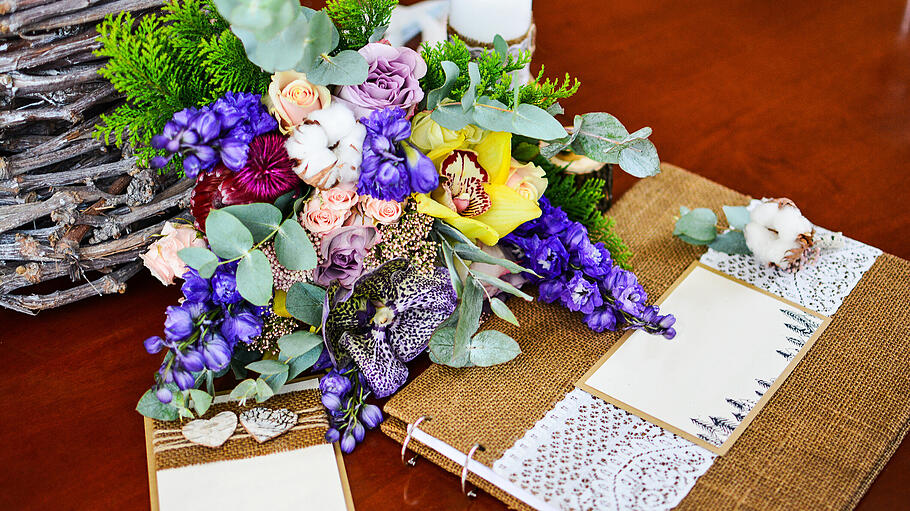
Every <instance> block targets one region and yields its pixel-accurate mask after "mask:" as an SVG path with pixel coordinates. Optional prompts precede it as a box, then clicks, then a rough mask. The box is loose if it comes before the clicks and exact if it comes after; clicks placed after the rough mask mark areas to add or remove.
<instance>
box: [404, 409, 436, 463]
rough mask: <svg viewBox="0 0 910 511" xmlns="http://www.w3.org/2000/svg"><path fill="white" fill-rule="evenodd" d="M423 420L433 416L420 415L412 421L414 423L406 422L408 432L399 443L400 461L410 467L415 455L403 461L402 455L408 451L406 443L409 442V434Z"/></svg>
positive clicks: (415, 457) (414, 460)
mask: <svg viewBox="0 0 910 511" xmlns="http://www.w3.org/2000/svg"><path fill="white" fill-rule="evenodd" d="M424 420H433V418H432V417H429V416H426V415H421V416H420V417H419V418H418V419H417V420H416V421H414V424H408V428H407V430H408V434H407V435H406V436H405V437H404V443H403V444H402V445H401V462H402V463H405V464H408V465H410V466H412V467H413V466H414V463H415V462H416V461H417V456H414V457H413V458H411V459H410V460H408V461H405V460H404V455H405V454H406V453H407V452H408V444H409V443H410V442H411V434H412V433H413V432H414V430H415V429H417V426H419V425H420V423H421V422H423V421H424Z"/></svg>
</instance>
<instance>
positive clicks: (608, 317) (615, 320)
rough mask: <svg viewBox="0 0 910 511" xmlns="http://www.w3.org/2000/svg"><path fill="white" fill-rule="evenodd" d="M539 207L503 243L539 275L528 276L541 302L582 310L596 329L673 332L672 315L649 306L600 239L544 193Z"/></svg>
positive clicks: (635, 282) (630, 275)
mask: <svg viewBox="0 0 910 511" xmlns="http://www.w3.org/2000/svg"><path fill="white" fill-rule="evenodd" d="M540 209H541V211H542V214H541V216H540V217H538V218H536V219H534V220H531V221H529V222H525V223H524V224H522V225H520V226H519V227H518V228H517V229H515V230H514V231H512V233H510V234H509V235H508V236H506V237H504V238H503V245H505V246H506V247H509V248H511V251H512V254H513V255H514V256H515V257H516V258H517V259H518V261H519V263H521V264H522V265H524V266H525V267H526V268H528V269H530V270H532V271H533V272H535V273H536V274H537V275H532V274H526V275H527V277H528V279H529V280H531V281H532V282H536V283H538V291H539V294H540V301H541V302H544V303H553V302H555V301H557V300H558V301H559V302H560V303H561V304H562V305H563V306H565V307H566V308H568V309H569V310H573V311H579V312H581V313H583V314H584V315H585V323H586V324H587V325H588V327H590V328H591V329H592V330H594V331H596V332H603V331H604V330H616V329H618V328H627V329H629V328H634V329H641V330H645V331H646V332H648V333H651V334H659V335H663V336H664V337H666V338H668V339H672V338H673V336H675V335H676V331H675V330H674V329H673V328H672V325H673V324H674V321H675V318H673V316H671V315H669V314H668V315H665V316H661V315H660V313H659V310H658V308H657V307H653V306H648V305H647V300H648V295H647V293H645V290H644V288H642V287H641V285H640V284H639V283H638V279H637V278H635V274H633V273H632V272H630V271H627V270H624V269H622V268H620V267H618V266H614V265H613V258H612V256H611V254H610V251H609V250H607V248H606V246H605V245H604V244H603V243H602V242H597V243H592V242H591V239H590V237H589V236H588V231H587V229H586V228H585V227H584V225H582V224H580V223H578V222H574V221H572V220H570V219H569V218H568V215H567V214H566V212H565V211H563V210H562V208H559V207H556V206H553V205H552V204H550V201H549V200H547V199H546V198H545V197H544V198H541V199H540Z"/></svg>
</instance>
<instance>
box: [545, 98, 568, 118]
mask: <svg viewBox="0 0 910 511" xmlns="http://www.w3.org/2000/svg"><path fill="white" fill-rule="evenodd" d="M547 113H548V114H550V115H552V116H553V117H556V116H557V115H562V114H564V113H566V110H565V109H564V108H563V107H562V105H560V104H559V102H558V101H557V102H555V103H553V104H552V105H550V106H548V107H547Z"/></svg>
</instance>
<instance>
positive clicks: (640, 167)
mask: <svg viewBox="0 0 910 511" xmlns="http://www.w3.org/2000/svg"><path fill="white" fill-rule="evenodd" d="M617 163H618V164H619V168H621V169H622V170H624V171H626V172H628V173H629V174H631V175H633V176H635V177H639V178H642V177H651V176H656V175H657V174H660V158H659V157H658V156H657V148H656V147H654V144H652V143H651V141H650V140H636V141H634V142H632V143H631V144H629V145H626V146H624V147H623V148H622V149H620V150H619V160H618V161H617Z"/></svg>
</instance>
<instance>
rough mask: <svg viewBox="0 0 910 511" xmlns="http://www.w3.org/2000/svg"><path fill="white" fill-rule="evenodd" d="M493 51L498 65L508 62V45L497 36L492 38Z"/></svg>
mask: <svg viewBox="0 0 910 511" xmlns="http://www.w3.org/2000/svg"><path fill="white" fill-rule="evenodd" d="M493 51H495V52H496V53H497V54H498V55H499V63H500V64H503V65H505V63H506V62H507V61H508V60H509V43H507V42H506V40H505V39H503V37H502V36H501V35H499V34H496V37H494V38H493Z"/></svg>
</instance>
